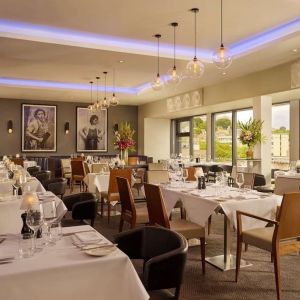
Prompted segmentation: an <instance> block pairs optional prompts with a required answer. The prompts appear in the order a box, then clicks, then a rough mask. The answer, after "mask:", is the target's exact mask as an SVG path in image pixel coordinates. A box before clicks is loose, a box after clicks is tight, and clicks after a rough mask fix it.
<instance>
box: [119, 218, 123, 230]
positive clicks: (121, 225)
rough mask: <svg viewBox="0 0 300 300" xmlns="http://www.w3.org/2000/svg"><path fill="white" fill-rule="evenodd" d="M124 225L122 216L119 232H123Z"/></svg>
mask: <svg viewBox="0 0 300 300" xmlns="http://www.w3.org/2000/svg"><path fill="white" fill-rule="evenodd" d="M123 225H124V220H123V219H122V216H121V218H120V224H119V232H122V230H123Z"/></svg>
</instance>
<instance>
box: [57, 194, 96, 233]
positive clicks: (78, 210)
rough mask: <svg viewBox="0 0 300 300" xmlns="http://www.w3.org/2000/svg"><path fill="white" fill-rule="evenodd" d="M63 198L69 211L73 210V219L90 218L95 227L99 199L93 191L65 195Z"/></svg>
mask: <svg viewBox="0 0 300 300" xmlns="http://www.w3.org/2000/svg"><path fill="white" fill-rule="evenodd" d="M62 200H63V202H64V204H65V206H66V207H67V209H68V211H71V212H72V219H74V220H84V219H90V220H91V226H92V227H94V222H95V218H96V215H97V201H96V198H95V196H94V195H93V194H92V193H78V194H74V195H70V196H65V197H63V199H62Z"/></svg>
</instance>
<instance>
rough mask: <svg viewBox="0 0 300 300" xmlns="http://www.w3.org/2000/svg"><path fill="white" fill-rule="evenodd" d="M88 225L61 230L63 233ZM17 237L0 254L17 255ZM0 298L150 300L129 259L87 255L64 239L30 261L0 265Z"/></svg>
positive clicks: (118, 256) (3, 246)
mask: <svg viewBox="0 0 300 300" xmlns="http://www.w3.org/2000/svg"><path fill="white" fill-rule="evenodd" d="M90 229H92V228H91V227H90V226H76V227H69V228H63V230H64V232H75V231H76V232H78V231H80V230H90ZM17 249H18V243H17V239H16V237H10V238H8V239H7V240H6V241H5V242H4V243H3V244H1V249H0V254H1V253H2V254H7V255H12V254H13V253H16V252H17ZM0 290H1V299H5V300H23V299H40V298H42V299H43V300H53V299H64V300H82V299H99V300H100V299H101V300H117V299H122V300H146V299H149V295H148V294H147V292H146V290H145V288H144V286H143V285H142V283H141V281H140V279H139V277H138V275H137V273H136V271H135V270H134V267H133V266H132V263H131V261H130V260H129V258H128V257H127V256H126V255H125V254H124V253H123V252H121V251H120V250H118V249H117V250H116V251H115V252H113V253H111V254H110V255H108V256H105V257H92V256H88V255H86V254H85V253H83V252H82V251H80V250H79V249H78V248H76V247H75V246H73V245H72V243H71V237H70V236H66V237H63V238H62V240H60V241H58V242H57V244H56V245H55V246H52V247H48V248H45V249H44V250H43V251H42V252H40V253H37V254H35V255H34V256H33V257H32V258H26V259H20V260H15V261H13V262H12V263H9V264H4V265H1V268H0Z"/></svg>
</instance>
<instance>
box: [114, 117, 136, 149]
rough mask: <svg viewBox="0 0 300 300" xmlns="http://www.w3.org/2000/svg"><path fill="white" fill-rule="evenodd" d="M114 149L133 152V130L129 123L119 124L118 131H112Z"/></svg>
mask: <svg viewBox="0 0 300 300" xmlns="http://www.w3.org/2000/svg"><path fill="white" fill-rule="evenodd" d="M114 134H115V136H114V148H115V149H117V150H128V151H135V141H134V139H133V135H134V134H135V130H134V129H133V128H131V125H130V123H128V122H121V124H120V126H119V130H116V131H114Z"/></svg>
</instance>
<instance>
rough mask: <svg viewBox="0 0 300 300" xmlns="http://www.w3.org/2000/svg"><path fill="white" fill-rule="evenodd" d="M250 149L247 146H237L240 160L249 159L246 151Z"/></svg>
mask: <svg viewBox="0 0 300 300" xmlns="http://www.w3.org/2000/svg"><path fill="white" fill-rule="evenodd" d="M247 150H248V147H247V146H246V145H238V146H237V157H238V158H247V155H246V151H247Z"/></svg>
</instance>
